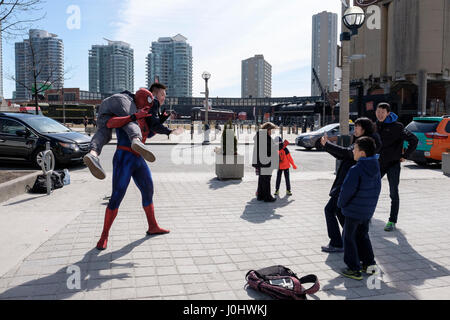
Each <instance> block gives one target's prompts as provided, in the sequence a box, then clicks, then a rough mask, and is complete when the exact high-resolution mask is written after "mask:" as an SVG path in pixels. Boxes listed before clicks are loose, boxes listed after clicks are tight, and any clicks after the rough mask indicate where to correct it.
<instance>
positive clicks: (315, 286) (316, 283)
mask: <svg viewBox="0 0 450 320" xmlns="http://www.w3.org/2000/svg"><path fill="white" fill-rule="evenodd" d="M299 280H300V282H301V283H302V284H304V283H314V284H313V285H312V286H311V287H310V288H308V289H305V293H306V294H314V293H316V292H317V291H319V289H320V283H319V279H318V278H317V276H316V275H315V274H309V275H307V276H304V277H302V278H300V279H299Z"/></svg>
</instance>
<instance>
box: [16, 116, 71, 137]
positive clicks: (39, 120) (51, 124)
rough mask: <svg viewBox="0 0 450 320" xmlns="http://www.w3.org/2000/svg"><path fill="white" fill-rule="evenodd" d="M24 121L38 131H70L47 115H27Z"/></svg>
mask: <svg viewBox="0 0 450 320" xmlns="http://www.w3.org/2000/svg"><path fill="white" fill-rule="evenodd" d="M24 121H25V122H26V123H28V124H29V125H30V126H31V127H32V128H33V129H35V130H36V131H38V132H40V133H63V132H70V131H71V130H70V129H69V128H67V127H65V126H63V125H62V124H61V123H59V122H58V121H55V120H53V119H50V118H47V117H29V118H27V119H24Z"/></svg>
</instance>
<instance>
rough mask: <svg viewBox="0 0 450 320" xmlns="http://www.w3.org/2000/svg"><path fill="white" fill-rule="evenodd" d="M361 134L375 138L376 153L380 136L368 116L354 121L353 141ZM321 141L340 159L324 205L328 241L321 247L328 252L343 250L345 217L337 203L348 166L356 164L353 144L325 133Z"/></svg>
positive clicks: (379, 147) (326, 148)
mask: <svg viewBox="0 0 450 320" xmlns="http://www.w3.org/2000/svg"><path fill="white" fill-rule="evenodd" d="M363 136H367V137H371V138H373V139H374V140H375V144H376V153H378V152H379V150H380V149H381V140H380V136H379V135H378V134H377V133H375V124H374V123H373V122H372V120H370V119H368V118H359V119H357V120H356V121H355V134H354V137H353V141H356V139H357V138H360V137H363ZM321 143H322V145H323V146H324V149H325V151H327V152H328V153H329V154H331V155H332V156H333V157H335V158H336V159H338V160H341V161H342V162H341V165H340V166H339V169H338V171H337V173H336V179H335V180H334V182H333V186H332V187H331V191H330V200H329V201H328V203H327V205H326V206H325V219H326V222H327V231H328V237H329V238H330V242H329V244H328V245H327V246H323V247H322V251H324V252H328V253H333V252H344V248H343V242H342V235H341V231H340V229H339V224H340V225H341V227H342V228H343V227H344V220H345V219H344V216H343V215H342V212H341V209H339V208H338V205H337V203H338V198H339V194H340V192H341V187H342V184H343V183H344V179H345V177H346V176H347V173H348V171H349V170H350V168H351V167H352V166H354V165H355V164H356V161H355V160H354V157H353V148H354V144H352V145H351V146H350V147H348V148H345V147H341V146H338V145H336V144H334V143H331V142H329V141H328V137H327V136H326V135H325V136H324V137H323V138H322V140H321ZM338 222H339V223H338Z"/></svg>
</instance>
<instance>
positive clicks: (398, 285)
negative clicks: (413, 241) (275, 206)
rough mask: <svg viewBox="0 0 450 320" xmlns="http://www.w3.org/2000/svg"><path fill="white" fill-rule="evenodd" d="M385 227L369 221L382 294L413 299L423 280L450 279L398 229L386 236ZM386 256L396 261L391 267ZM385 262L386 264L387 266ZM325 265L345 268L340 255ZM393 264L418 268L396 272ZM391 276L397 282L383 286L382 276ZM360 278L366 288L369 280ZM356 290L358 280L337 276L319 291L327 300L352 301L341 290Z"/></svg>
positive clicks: (333, 255)
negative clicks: (400, 293)
mask: <svg viewBox="0 0 450 320" xmlns="http://www.w3.org/2000/svg"><path fill="white" fill-rule="evenodd" d="M384 225H385V222H384V221H381V220H377V219H372V222H371V224H370V231H369V232H370V240H371V242H372V247H373V251H374V254H375V261H377V264H378V265H379V268H380V269H381V270H380V273H381V277H380V279H381V290H383V289H386V288H394V290H395V291H403V292H408V293H409V294H410V295H412V296H414V293H413V290H414V289H415V287H416V286H420V285H423V284H424V283H425V281H426V280H430V279H435V278H437V277H442V276H448V275H450V271H449V270H448V269H447V268H445V267H443V266H441V265H439V264H437V263H436V262H433V261H431V260H429V259H427V258H425V257H424V256H422V255H421V254H420V253H418V252H417V251H416V250H414V248H413V247H412V246H411V245H410V244H409V243H408V240H407V239H406V237H405V235H404V234H403V232H402V231H401V230H400V229H397V230H395V231H393V232H385V231H384V230H383V229H384ZM391 240H394V242H398V244H396V243H394V242H393V241H391ZM378 250H380V251H382V250H388V251H389V253H388V255H383V256H379V257H377V251H378ZM400 255H402V257H403V258H402V259H395V257H397V256H400ZM404 255H407V257H406V258H405V256H404ZM389 256H392V257H393V258H394V259H395V260H394V261H393V262H392V263H391V262H389ZM386 257H388V258H386ZM377 258H379V259H381V260H382V262H380V261H379V260H377ZM386 260H388V261H387V262H386ZM399 260H400V261H399ZM325 263H326V264H327V265H328V266H330V267H331V268H332V269H333V270H334V271H336V272H339V273H340V272H341V269H343V268H346V267H347V266H346V264H345V263H344V254H343V253H333V254H329V255H328V258H327V260H326V261H325ZM396 264H417V266H416V267H415V270H407V271H397V270H398V269H397V268H395V265H396ZM385 269H386V270H385ZM389 270H392V271H389ZM408 272H411V273H412V274H408ZM415 272H418V273H420V274H421V275H424V274H426V276H425V277H419V276H416V275H414V273H415ZM390 273H396V275H398V276H399V277H400V278H399V279H394V280H393V281H392V280H391V281H390V282H389V284H390V285H389V286H388V285H387V284H386V283H385V282H383V276H384V275H389V274H390ZM363 277H364V279H363V280H362V286H363V287H364V288H366V287H367V285H366V283H367V281H368V278H369V276H368V275H366V274H363ZM369 281H370V280H369ZM392 282H394V283H392ZM358 286H359V287H361V284H360V283H359V281H358V280H353V279H349V278H346V277H344V276H341V275H339V276H338V277H336V278H335V279H332V280H330V281H328V284H327V285H325V286H324V287H323V288H321V290H322V291H324V292H326V293H327V294H328V295H329V296H330V295H333V296H336V295H337V296H342V297H345V298H347V299H350V298H352V297H350V295H352V293H350V292H348V291H347V290H342V287H344V288H345V289H349V288H355V287H358ZM334 289H336V290H334ZM329 290H333V291H332V293H330V291H329ZM383 292H384V293H382V294H388V293H387V292H386V291H383ZM374 295H377V294H376V289H374Z"/></svg>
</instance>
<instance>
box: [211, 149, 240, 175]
mask: <svg viewBox="0 0 450 320" xmlns="http://www.w3.org/2000/svg"><path fill="white" fill-rule="evenodd" d="M216 175H217V178H218V179H219V180H224V179H236V180H237V179H242V178H243V177H244V156H241V155H229V156H224V155H222V154H216Z"/></svg>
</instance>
